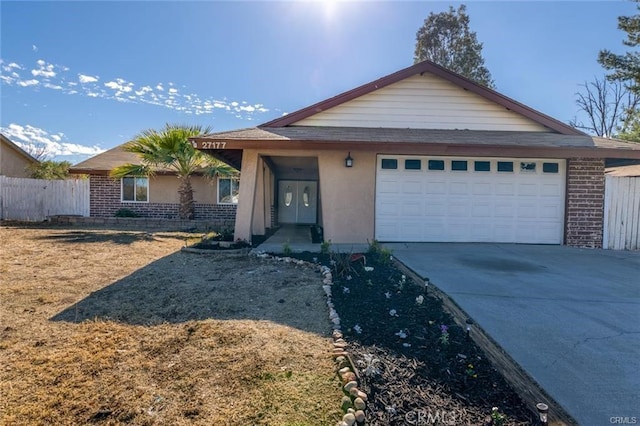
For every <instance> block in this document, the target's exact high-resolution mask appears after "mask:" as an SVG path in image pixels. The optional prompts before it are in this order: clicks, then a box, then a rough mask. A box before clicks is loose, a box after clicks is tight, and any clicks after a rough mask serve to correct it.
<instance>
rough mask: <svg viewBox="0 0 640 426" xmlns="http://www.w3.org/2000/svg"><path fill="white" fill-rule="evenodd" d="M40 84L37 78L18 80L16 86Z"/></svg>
mask: <svg viewBox="0 0 640 426" xmlns="http://www.w3.org/2000/svg"><path fill="white" fill-rule="evenodd" d="M38 84H40V82H39V81H38V80H20V81H19V82H18V86H22V87H29V86H37V85H38Z"/></svg>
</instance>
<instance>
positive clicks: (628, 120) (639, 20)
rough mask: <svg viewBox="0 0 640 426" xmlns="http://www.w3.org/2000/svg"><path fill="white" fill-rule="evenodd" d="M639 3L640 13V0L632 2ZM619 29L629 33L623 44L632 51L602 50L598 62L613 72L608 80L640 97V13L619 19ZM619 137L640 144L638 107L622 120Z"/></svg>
mask: <svg viewBox="0 0 640 426" xmlns="http://www.w3.org/2000/svg"><path fill="white" fill-rule="evenodd" d="M631 1H633V2H635V3H638V5H637V8H638V11H640V0H631ZM618 28H619V29H621V30H622V31H624V32H626V33H627V39H626V40H623V41H622V43H623V44H624V45H626V46H629V47H631V48H632V50H631V51H629V52H626V53H624V54H622V55H618V54H615V53H613V52H611V51H610V50H606V49H605V50H601V51H600V54H599V55H598V62H599V63H600V65H602V66H603V67H604V68H605V69H607V70H611V71H613V73H611V74H609V75H608V76H607V78H608V79H609V80H614V81H620V82H622V83H624V84H625V86H626V87H627V88H628V89H629V91H631V92H632V93H634V94H636V95H637V96H640V51H639V50H638V46H640V13H638V14H637V15H633V16H620V17H618ZM617 137H619V138H621V139H626V140H629V141H634V142H640V111H639V110H638V108H637V106H634V107H632V108H628V109H627V111H626V112H625V117H624V119H623V120H622V126H621V127H620V129H619V134H618V135H617Z"/></svg>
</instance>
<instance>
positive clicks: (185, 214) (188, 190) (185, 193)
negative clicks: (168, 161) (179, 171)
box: [178, 176, 195, 219]
mask: <svg viewBox="0 0 640 426" xmlns="http://www.w3.org/2000/svg"><path fill="white" fill-rule="evenodd" d="M180 179H181V182H180V187H179V188H178V194H180V219H193V217H194V212H195V207H194V202H193V187H192V186H191V177H190V176H182V177H181V178H180Z"/></svg>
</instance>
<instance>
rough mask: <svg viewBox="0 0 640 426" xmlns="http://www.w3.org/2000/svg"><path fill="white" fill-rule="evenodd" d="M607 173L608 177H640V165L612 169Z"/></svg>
mask: <svg viewBox="0 0 640 426" xmlns="http://www.w3.org/2000/svg"><path fill="white" fill-rule="evenodd" d="M638 145H640V144H638ZM605 172H606V174H607V176H616V177H640V164H635V165H631V166H620V167H610V168H608V169H607V170H606V171H605Z"/></svg>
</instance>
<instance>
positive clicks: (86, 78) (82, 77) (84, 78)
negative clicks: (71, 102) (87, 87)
mask: <svg viewBox="0 0 640 426" xmlns="http://www.w3.org/2000/svg"><path fill="white" fill-rule="evenodd" d="M78 81H79V82H80V83H82V84H86V83H95V82H96V81H98V76H95V77H94V76H92V75H86V74H78Z"/></svg>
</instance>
